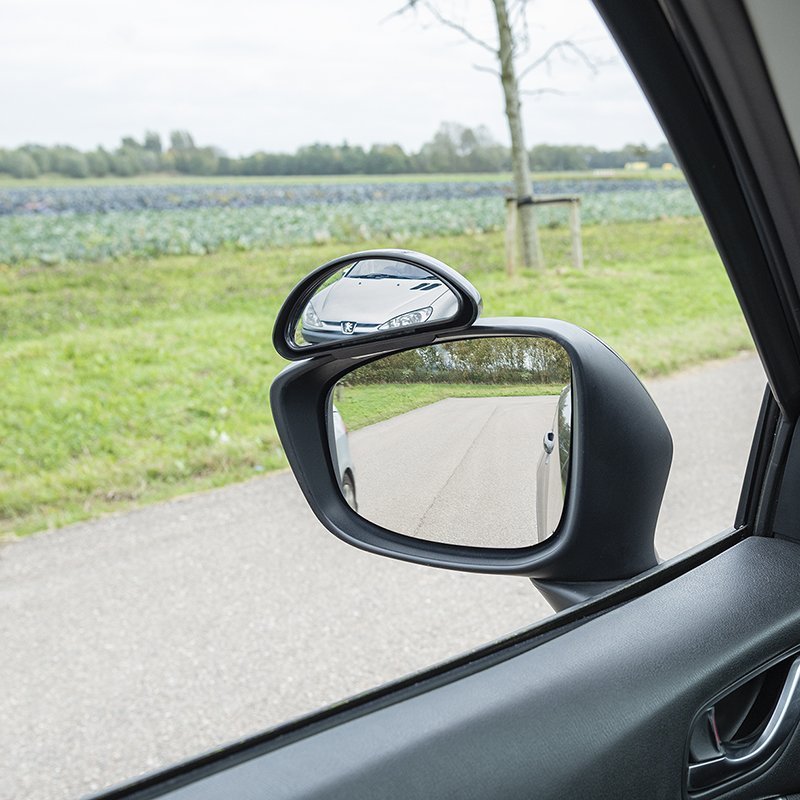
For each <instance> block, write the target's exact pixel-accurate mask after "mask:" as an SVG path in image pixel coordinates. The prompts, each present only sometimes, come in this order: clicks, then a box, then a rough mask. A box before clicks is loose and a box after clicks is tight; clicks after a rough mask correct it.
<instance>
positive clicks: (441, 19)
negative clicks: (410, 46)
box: [383, 0, 497, 57]
mask: <svg viewBox="0 0 800 800" xmlns="http://www.w3.org/2000/svg"><path fill="white" fill-rule="evenodd" d="M419 6H423V7H424V8H425V9H426V10H427V11H428V13H429V14H430V15H431V16H432V17H433V18H434V19H435V20H436V21H437V22H438V23H440V24H441V25H444V26H445V27H446V28H450V29H452V30H454V31H458V33H460V34H461V35H462V36H463V37H464V38H465V39H467V40H468V41H470V42H472V43H473V44H476V45H478V47H482V48H483V49H484V50H487V51H488V52H490V53H491V54H492V55H493V56H495V57H496V56H497V48H496V47H493V46H492V45H491V44H489V42H485V41H484V40H483V39H481V38H479V37H478V36H476V35H475V34H474V33H472V32H471V31H470V30H468V29H467V28H465V27H464V26H463V25H461V24H459V23H458V22H455V21H453V20H452V19H449V18H448V17H445V16H444V15H443V14H442V13H441V12H440V11H439V9H438V8H436V6H434V5H433V4H432V3H430V2H429V1H428V0H408V2H407V3H406V4H405V5H404V6H402V7H401V8H399V9H398V10H397V11H394V12H392V13H391V14H389V16H388V17H386V18H385V19H384V20H383V21H384V22H385V21H386V20H389V19H391V18H392V17H399V16H401V15H402V14H405V12H406V11H410V10H414V11H416V10H417V8H418V7H419Z"/></svg>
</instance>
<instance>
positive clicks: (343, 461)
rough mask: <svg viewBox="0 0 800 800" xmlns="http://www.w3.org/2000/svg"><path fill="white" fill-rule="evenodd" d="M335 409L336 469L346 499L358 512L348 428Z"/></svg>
mask: <svg viewBox="0 0 800 800" xmlns="http://www.w3.org/2000/svg"><path fill="white" fill-rule="evenodd" d="M331 407H332V409H333V413H332V415H331V416H332V417H333V437H334V443H335V445H336V462H337V463H336V467H337V474H338V475H339V486H340V487H341V489H342V494H343V495H344V499H345V500H347V503H348V505H349V506H350V507H351V508H352V509H353V510H355V511H358V502H357V501H356V478H355V473H354V472H353V459H352V458H351V457H350V445H349V443H348V441H347V427H346V426H345V424H344V420H343V419H342V415H341V414H340V413H339V409H338V408H336V406H334V405H332V406H331Z"/></svg>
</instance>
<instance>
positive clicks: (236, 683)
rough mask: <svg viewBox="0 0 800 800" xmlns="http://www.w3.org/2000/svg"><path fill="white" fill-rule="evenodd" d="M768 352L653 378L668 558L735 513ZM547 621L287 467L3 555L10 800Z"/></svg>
mask: <svg viewBox="0 0 800 800" xmlns="http://www.w3.org/2000/svg"><path fill="white" fill-rule="evenodd" d="M763 387H764V377H763V373H762V371H761V367H760V365H759V364H758V362H757V360H756V359H755V357H753V356H743V357H739V358H736V359H732V360H730V361H725V362H720V363H716V364H712V365H708V366H705V367H703V368H700V369H696V370H692V371H689V372H687V373H683V374H681V375H677V376H673V377H670V378H666V379H662V380H658V381H653V382H652V383H651V384H650V389H651V391H652V393H653V395H654V397H655V399H656V402H657V403H658V404H659V406H660V408H661V409H662V412H663V413H664V416H665V418H666V419H667V422H668V424H669V425H670V428H671V430H672V433H673V437H674V440H675V444H676V455H675V461H674V468H673V473H672V476H671V478H670V484H669V488H668V492H667V497H666V498H665V503H664V510H663V513H662V520H661V522H660V524H659V532H658V547H659V551H660V552H661V554H662V555H663V556H670V555H672V554H674V553H676V552H679V551H680V550H682V549H685V548H686V547H689V546H691V545H692V544H695V543H697V542H699V541H702V539H703V538H705V537H706V536H708V535H711V534H713V533H716V532H717V531H718V530H720V529H722V528H724V527H725V526H726V525H727V524H729V523H730V522H731V518H732V514H733V509H734V508H735V505H736V500H737V497H738V490H739V485H740V481H741V475H742V472H743V469H744V463H745V460H746V457H747V452H748V449H749V445H750V440H751V437H752V431H753V425H754V421H755V417H756V413H757V410H758V405H759V402H760V398H761V395H762V392H763ZM548 613H549V608H548V606H547V605H546V604H545V603H544V602H543V601H542V599H541V598H540V597H539V596H538V594H537V593H536V592H535V591H534V590H533V589H532V587H531V585H530V584H529V583H528V582H527V581H526V580H524V579H517V578H491V577H485V576H478V575H461V574H458V573H449V572H443V571H438V570H434V569H430V568H426V567H419V566H414V565H409V564H402V563H400V562H394V561H390V560H386V559H380V558H376V557H374V556H370V555H367V554H365V553H361V552H360V551H357V550H355V549H353V548H350V547H348V546H347V545H344V544H342V543H341V542H339V541H338V540H336V539H335V538H334V537H332V536H330V535H329V534H328V533H327V532H326V531H325V530H323V529H322V528H321V526H320V525H319V523H318V522H317V521H316V519H315V518H314V517H313V515H312V514H311V512H310V511H309V509H308V508H307V506H306V505H305V502H304V501H303V499H302V497H301V496H300V493H299V491H298V489H297V487H296V485H295V482H294V479H293V477H292V476H291V474H289V473H281V474H278V475H273V476H269V477H266V478H262V479H257V480H253V481H250V482H247V483H244V484H239V485H235V486H230V487H227V488H224V489H219V490H215V491H212V492H206V493H203V494H198V495H193V496H190V497H186V498H183V499H178V500H174V501H171V502H168V503H163V504H159V505H156V506H151V507H149V508H145V509H141V510H139V511H135V512H131V513H127V514H121V515H116V516H110V517H107V518H105V519H101V520H97V521H95V522H91V523H84V524H79V525H74V526H71V527H69V528H66V529H63V530H60V531H55V532H52V533H47V534H42V535H37V536H33V537H30V538H28V539H26V540H24V541H21V542H18V543H13V544H10V545H7V546H5V547H3V548H1V549H0V649H1V650H2V657H0V687H2V690H1V691H0V719H2V720H3V725H2V726H0V797H3V798H18V797H25V798H29V799H30V800H45V799H46V798H67V797H74V796H76V795H80V794H81V793H85V792H88V791H91V790H94V789H97V788H100V787H102V786H104V785H107V784H109V783H114V782H117V781H119V780H121V779H123V778H126V777H129V776H132V775H135V774H137V773H140V772H142V771H146V770H150V769H154V768H156V767H159V766H163V765H165V764H168V763H170V762H173V761H175V760H177V759H180V758H183V757H185V756H188V755H191V754H193V753H195V752H197V751H199V750H203V749H208V748H210V747H212V746H215V745H217V744H219V743H222V742H225V741H229V740H231V739H234V738H238V737H240V736H243V735H246V734H248V733H252V732H255V731H257V730H260V729H263V728H264V727H267V726H269V725H272V724H275V723H277V722H280V721H282V720H284V719H287V718H289V717H291V716H295V715H297V714H300V713H304V712H306V711H309V710H312V709H314V708H316V707H318V706H320V705H323V704H326V703H329V702H332V701H334V700H337V699H340V698H342V697H345V696H348V695H351V694H353V693H355V692H359V691H362V690H365V689H368V688H370V687H372V686H374V685H375V684H377V683H381V682H384V681H386V680H389V679H391V678H393V677H397V676H399V675H402V674H405V673H408V672H410V671H413V670H416V669H420V668H423V667H425V666H427V665H429V664H431V663H433V662H435V661H439V660H441V659H444V658H447V657H449V656H452V655H454V654H456V653H459V652H462V651H464V650H467V649H469V648H472V647H476V646H478V645H480V644H482V643H485V642H486V641H489V640H491V639H493V638H496V637H498V636H500V635H503V634H505V633H507V632H509V631H512V630H515V629H517V628H520V627H523V626H525V625H528V624H530V623H531V622H533V621H535V620H537V619H539V618H541V617H543V616H545V615H546V614H548Z"/></svg>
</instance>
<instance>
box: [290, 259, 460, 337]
mask: <svg viewBox="0 0 800 800" xmlns="http://www.w3.org/2000/svg"><path fill="white" fill-rule="evenodd" d="M457 312H458V299H457V298H456V295H455V294H454V293H453V292H452V291H451V290H450V289H449V288H448V287H447V286H445V284H444V283H443V282H442V281H441V279H440V278H438V277H437V276H436V275H434V274H433V273H431V272H429V271H428V270H426V269H423V268H422V267H418V266H415V265H413V264H406V263H404V262H402V261H396V260H394V259H388V258H372V259H366V260H363V261H357V262H356V263H354V264H352V265H351V266H349V267H348V268H347V269H345V270H344V271H343V272H341V273H339V274H338V275H337V276H336V278H335V279H334V280H330V279H329V280H328V281H326V282H325V283H324V284H322V286H321V287H320V289H319V290H318V291H317V293H316V294H315V295H314V296H313V297H312V298H311V300H310V301H309V302H308V304H307V305H306V307H305V309H304V310H303V313H302V315H301V318H300V320H298V321H297V323H296V331H295V341H296V343H297V344H300V345H302V344H320V343H324V342H330V341H339V340H341V339H344V338H346V337H349V336H363V335H365V334H368V333H379V332H387V331H392V330H399V329H401V328H407V327H412V326H417V325H423V324H432V323H434V322H442V321H444V320H448V319H452V318H453V317H454V316H455V315H456V313H457Z"/></svg>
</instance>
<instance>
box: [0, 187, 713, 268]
mask: <svg viewBox="0 0 800 800" xmlns="http://www.w3.org/2000/svg"><path fill="white" fill-rule="evenodd" d="M508 189H509V187H508V185H507V184H505V183H499V182H497V183H495V182H480V183H479V182H475V183H471V182H459V183H455V182H454V183H446V182H440V183H433V182H429V183H424V182H420V183H386V184H347V185H294V186H278V185H241V184H240V185H231V186H227V187H226V186H222V185H213V186H197V185H191V186H174V185H173V186H105V187H92V186H87V187H76V188H72V187H63V188H60V187H59V188H51V189H44V190H43V189H33V188H31V189H25V188H22V189H7V190H0V263H5V264H25V263H44V264H52V263H59V262H63V261H68V260H75V259H78V260H89V261H99V260H106V259H115V258H120V257H123V256H136V257H145V258H152V257H156V256H159V255H163V254H176V255H177V254H201V253H210V252H216V251H218V250H224V249H234V250H251V249H258V248H265V247H270V246H273V247H274V246H285V245H293V244H308V243H314V242H317V243H326V242H343V243H345V242H358V241H362V240H366V239H370V240H378V241H383V242H385V243H386V244H387V245H392V244H398V243H402V242H403V241H405V240H407V239H409V238H411V237H416V236H423V235H448V234H462V233H475V232H486V231H493V230H498V229H500V228H502V226H503V225H504V215H505V203H504V199H503V198H504V195H505V194H506V193H507V192H508ZM536 190H537V193H539V194H569V195H579V196H580V197H581V213H582V219H583V221H584V223H586V224H592V223H602V222H623V221H633V220H650V219H658V218H661V217H681V216H694V215H696V214H697V213H699V212H698V210H697V206H696V204H695V202H694V199H693V198H692V195H691V192H690V191H689V189H688V188H687V187H686V184H684V183H682V182H678V181H659V182H655V181H644V180H643V181H559V182H555V181H554V182H549V183H547V184H537V187H536ZM538 213H539V220H540V222H541V224H543V225H559V224H564V223H565V221H566V212H565V210H564V209H563V208H558V207H552V206H546V207H542V208H541V209H539V212H538Z"/></svg>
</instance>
